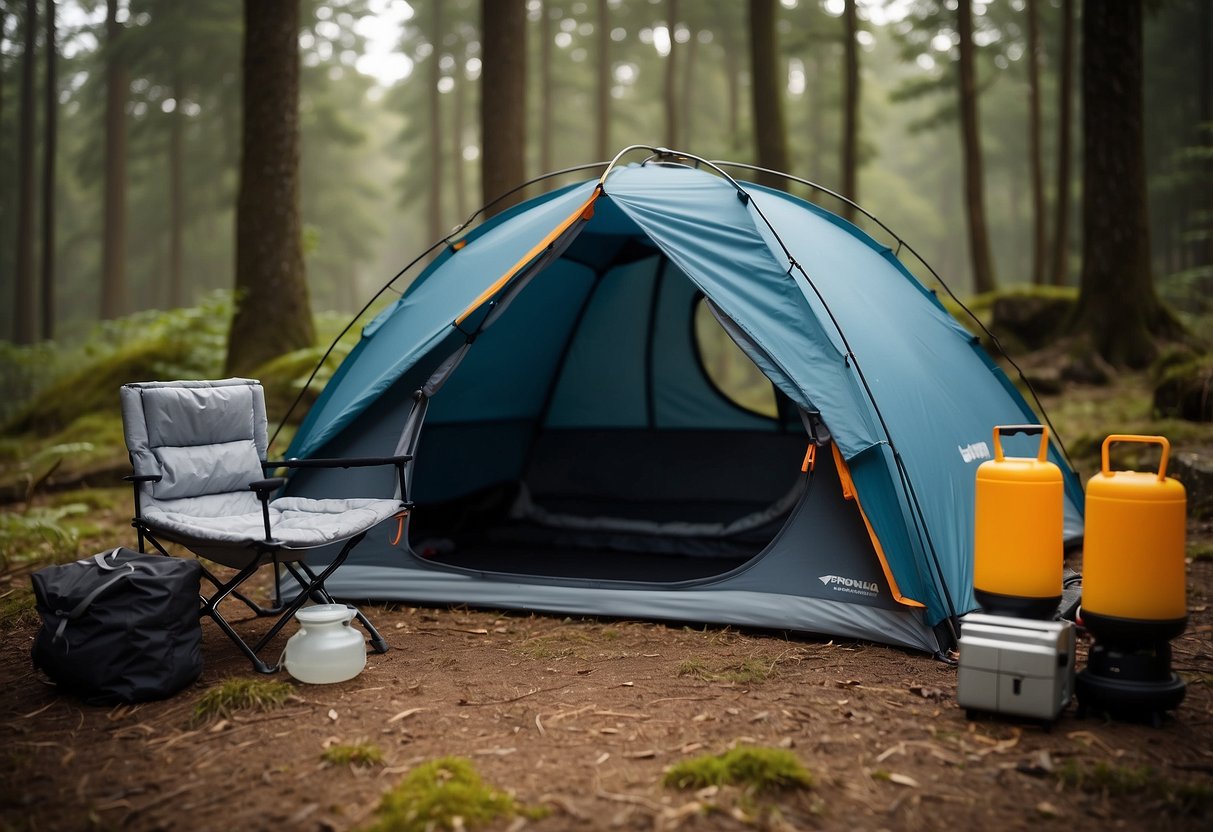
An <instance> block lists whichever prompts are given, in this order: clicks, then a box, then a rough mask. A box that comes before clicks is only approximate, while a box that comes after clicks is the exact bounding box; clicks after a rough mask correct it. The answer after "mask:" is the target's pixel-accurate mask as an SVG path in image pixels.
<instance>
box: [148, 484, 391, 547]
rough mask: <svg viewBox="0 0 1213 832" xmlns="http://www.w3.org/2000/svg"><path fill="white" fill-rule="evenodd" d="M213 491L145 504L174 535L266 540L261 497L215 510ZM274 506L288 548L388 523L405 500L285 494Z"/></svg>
mask: <svg viewBox="0 0 1213 832" xmlns="http://www.w3.org/2000/svg"><path fill="white" fill-rule="evenodd" d="M210 496H215V495H208V496H207V497H187V498H185V499H181V500H169V501H166V502H163V503H159V504H157V505H155V506H152V507H149V508H145V509H144V510H143V520H144V522H145V523H146V524H147V525H148V526H150V527H152V528H153V529H157V530H160V531H162V532H164V533H165V534H166V535H167V536H169V537H171V538H174V539H180V538H184V539H187V540H197V541H204V542H206V543H230V544H232V545H234V546H241V545H245V544H253V543H257V542H262V541H264V540H265V521H264V518H263V517H262V514H261V504H260V503H258V502H257V500H256V498H255V497H254V498H253V505H252V506H249V507H248V510H247V511H241V512H239V513H236V512H232V513H217V514H210V513H209V512H208V511H207V508H208V506H205V505H204V504H205V503H207V502H210V501H209V500H208V497H210ZM241 496H243V495H241ZM249 496H250V497H251V496H252V495H251V494H250V495H249ZM269 510H270V528H271V529H273V532H274V540H275V541H277V542H278V543H281V544H282V546H283V547H284V548H287V549H311V548H314V547H316V546H325V545H327V544H329V543H334V542H336V541H338V540H345V539H346V538H347V537H352V536H354V535H356V534H358V533H359V532H363V531H366V530H367V529H369V528H371V527H372V526H376V525H378V524H379V523H382V522H383V521H384V520H387V519H388V518H390V517H392V516H394V515H396V514H398V513H399V512H400V501H399V500H372V499H363V500H309V499H306V498H304V497H280V498H278V499H277V500H271V501H270V506H269Z"/></svg>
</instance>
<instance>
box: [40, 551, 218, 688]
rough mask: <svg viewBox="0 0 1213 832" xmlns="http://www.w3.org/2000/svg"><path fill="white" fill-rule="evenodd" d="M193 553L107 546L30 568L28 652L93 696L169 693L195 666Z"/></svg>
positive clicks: (198, 633)
mask: <svg viewBox="0 0 1213 832" xmlns="http://www.w3.org/2000/svg"><path fill="white" fill-rule="evenodd" d="M201 575H202V566H201V565H200V564H199V563H198V561H196V560H193V559H189V560H186V559H184V558H174V557H165V556H163V555H144V554H140V553H139V552H134V551H132V550H130V549H122V548H119V549H114V550H113V551H110V552H103V553H101V554H99V555H95V556H94V557H91V558H85V559H84V560H78V561H76V562H74V563H66V564H62V565H59V566H48V567H46V568H45V569H40V570H38V571H37V572H35V573H34V574H33V575H32V576H31V578H32V580H33V584H34V599H35V605H36V607H37V609H38V614H39V615H40V616H42V629H41V630H39V631H38V635H37V636H36V637H35V638H34V647H33V650H32V651H31V656H32V658H33V660H34V665H35V666H37V667H39V668H41V669H42V670H43V672H45V673H46V675H47V676H49V677H50V678H51V679H52V680H53V681H54V682H55V683H56V684H58V685H59V687H60V688H61V689H63V690H65V691H68V692H71V693H73V694H75V695H77V696H80V697H83V698H84V699H85V701H87V702H89V703H91V704H96V705H104V704H114V703H117V702H143V701H146V700H149V699H163V698H164V697H167V696H171V695H173V694H174V693H176V692H177V691H179V690H181V689H182V688H184V687H186V686H187V685H189V684H191V683H193V682H194V680H195V679H197V678H198V676H199V674H201V673H202V627H201V626H200V623H199V620H198V608H199V589H200V587H199V583H200V581H201Z"/></svg>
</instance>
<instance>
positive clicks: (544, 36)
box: [539, 2, 553, 190]
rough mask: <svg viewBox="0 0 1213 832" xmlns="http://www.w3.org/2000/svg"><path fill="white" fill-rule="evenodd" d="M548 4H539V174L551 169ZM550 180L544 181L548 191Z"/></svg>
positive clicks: (550, 60) (550, 28) (550, 37)
mask: <svg viewBox="0 0 1213 832" xmlns="http://www.w3.org/2000/svg"><path fill="white" fill-rule="evenodd" d="M551 11H552V10H551V8H550V4H549V3H546V2H543V3H540V4H539V172H540V173H549V172H550V171H552V170H553V167H552V19H551V17H550V15H551ZM550 183H551V180H550V179H548V180H544V182H543V183H542V186H543V189H544V190H548V187H549V186H550Z"/></svg>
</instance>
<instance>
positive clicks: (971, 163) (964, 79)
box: [956, 0, 996, 294]
mask: <svg viewBox="0 0 1213 832" xmlns="http://www.w3.org/2000/svg"><path fill="white" fill-rule="evenodd" d="M956 21H957V26H956V31H957V34H958V35H959V37H960V64H959V69H960V139H961V148H962V153H961V155H962V156H963V157H964V184H965V208H966V212H967V214H968V220H969V258H970V260H971V262H972V266H973V290H974V291H975V292H977V293H978V294H980V293H982V292H990V291H993V290H994V289H995V288H996V283H995V280H994V266H993V264H992V263H991V260H990V238H989V234H988V233H987V230H986V208H985V185H984V182H983V173H982V161H981V131H980V130H979V129H978V125H977V71H976V67H975V66H974V63H975V61H974V55H973V6H972V0H959V2H958V4H957V10H956Z"/></svg>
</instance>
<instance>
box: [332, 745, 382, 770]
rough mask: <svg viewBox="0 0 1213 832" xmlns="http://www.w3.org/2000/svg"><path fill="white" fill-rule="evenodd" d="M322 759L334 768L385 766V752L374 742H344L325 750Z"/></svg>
mask: <svg viewBox="0 0 1213 832" xmlns="http://www.w3.org/2000/svg"><path fill="white" fill-rule="evenodd" d="M320 759H321V760H323V761H324V762H326V763H328V764H329V765H334V766H351V767H357V768H371V767H373V766H381V765H383V750H382V749H381V748H380V747H379V746H377V745H375V744H374V743H373V742H365V741H361V742H353V743H344V742H342V743H336V744H334V745H330V746H329V747H328V748H326V749H324V753H323V754H321V755H320Z"/></svg>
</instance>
